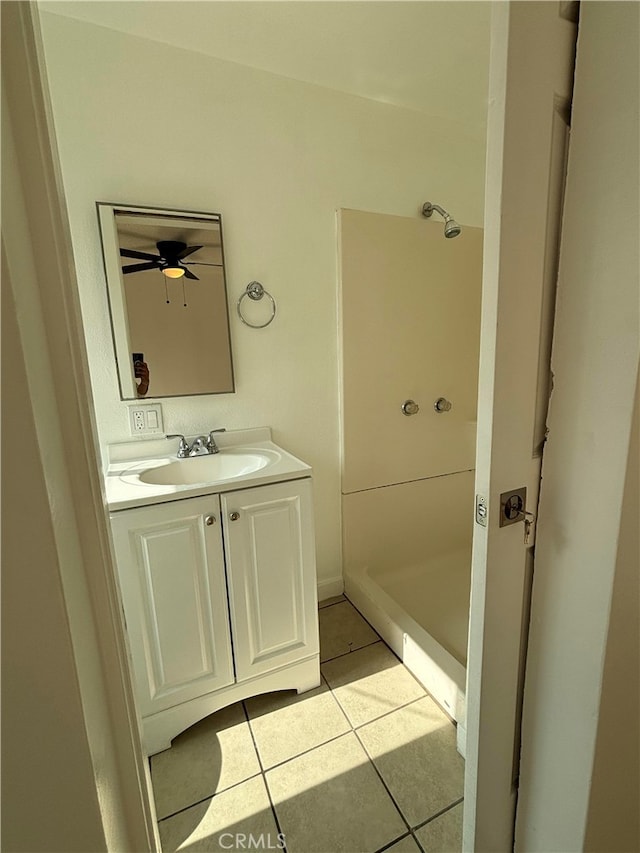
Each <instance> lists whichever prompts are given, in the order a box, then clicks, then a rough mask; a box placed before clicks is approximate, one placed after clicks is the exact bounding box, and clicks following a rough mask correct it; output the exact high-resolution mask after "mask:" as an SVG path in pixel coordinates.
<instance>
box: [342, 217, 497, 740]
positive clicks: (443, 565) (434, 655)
mask: <svg viewBox="0 0 640 853" xmlns="http://www.w3.org/2000/svg"><path fill="white" fill-rule="evenodd" d="M426 206H427V205H426V204H425V207H426ZM431 206H432V207H433V209H435V210H437V211H438V212H440V213H442V214H443V215H444V214H446V217H445V228H446V227H448V226H449V221H450V222H453V225H454V226H455V227H456V228H457V231H456V233H455V234H452V233H449V234H447V235H446V236H455V237H456V239H455V240H452V239H445V234H443V226H442V222H441V221H440V222H436V221H425V219H424V218H420V216H419V215H417V216H416V217H415V218H409V217H400V216H388V215H382V214H376V213H365V212H362V211H354V210H343V211H340V215H339V239H340V269H341V297H340V305H341V324H340V326H341V375H342V389H341V391H342V522H343V557H344V572H345V591H346V593H347V595H348V597H349V598H350V599H351V601H352V602H353V603H354V604H355V605H356V606H357V607H358V608H359V609H360V611H361V612H362V613H363V614H364V616H365V617H366V618H367V619H368V620H369V621H370V622H371V623H372V625H373V626H374V627H375V628H376V630H377V631H378V632H379V633H380V634H381V635H382V636H383V637H384V639H385V640H386V641H387V643H388V644H389V645H390V646H391V648H393V650H394V651H395V652H396V653H397V654H398V656H399V657H401V658H402V660H403V661H404V662H405V664H406V665H407V666H408V667H409V668H410V669H411V670H412V671H413V672H414V674H415V675H416V676H417V677H418V678H419V680H420V681H422V683H423V684H424V686H425V688H426V689H427V690H428V691H429V692H430V693H431V694H432V696H433V697H434V698H435V699H436V701H438V702H439V703H440V705H441V706H442V707H443V708H444V709H445V710H446V711H447V712H448V713H449V714H450V715H451V716H452V717H453V718H454V719H455V720H457V721H459V723H461V724H462V725H461V726H460V731H461V732H462V731H463V730H464V725H463V724H464V704H465V703H464V691H465V669H466V655H467V634H468V622H469V590H470V577H471V540H472V534H473V501H474V468H475V438H476V404H477V379H478V352H479V340H480V297H481V283H482V233H483V232H482V229H480V228H472V227H467V226H464V227H462V228H461V229H460V226H457V223H455V222H454V221H453V220H452V219H451V217H449V215H448V214H447V213H446V211H443V209H442V208H440V207H439V206H437V205H431ZM423 210H424V208H423ZM425 215H429V214H425ZM447 217H448V219H447ZM450 231H451V228H450ZM459 740H460V739H459ZM461 746H463V744H461Z"/></svg>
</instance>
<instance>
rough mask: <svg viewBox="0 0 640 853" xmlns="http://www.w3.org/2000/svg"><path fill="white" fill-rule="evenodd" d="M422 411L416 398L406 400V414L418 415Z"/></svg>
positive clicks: (404, 408)
mask: <svg viewBox="0 0 640 853" xmlns="http://www.w3.org/2000/svg"><path fill="white" fill-rule="evenodd" d="M419 411H420V406H419V405H418V404H417V403H416V401H415V400H405V401H404V403H403V404H402V412H403V414H405V415H417V414H418V412H419Z"/></svg>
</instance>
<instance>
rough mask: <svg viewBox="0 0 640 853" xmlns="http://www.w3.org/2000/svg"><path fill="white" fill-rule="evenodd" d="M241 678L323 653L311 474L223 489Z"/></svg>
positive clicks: (226, 537) (238, 670) (234, 633)
mask: <svg viewBox="0 0 640 853" xmlns="http://www.w3.org/2000/svg"><path fill="white" fill-rule="evenodd" d="M221 502H222V513H223V516H224V531H225V549H226V554H227V577H228V582H229V598H230V603H231V624H232V631H233V645H234V655H235V663H236V677H237V680H238V681H242V680H244V679H247V678H251V677H253V676H255V675H259V674H260V673H262V672H267V671H269V670H272V669H275V668H276V667H278V666H284V665H285V664H288V663H294V662H295V661H299V660H302V659H304V658H307V657H310V656H312V655H315V654H317V653H318V648H319V644H318V611H317V593H316V568H315V550H314V535H313V522H312V519H313V507H312V499H311V480H309V479H304V480H293V481H291V482H288V483H276V484H274V485H271V486H260V487H259V488H255V489H245V490H243V491H240V492H230V493H229V494H226V495H222V497H221Z"/></svg>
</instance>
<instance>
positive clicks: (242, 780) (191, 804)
mask: <svg viewBox="0 0 640 853" xmlns="http://www.w3.org/2000/svg"><path fill="white" fill-rule="evenodd" d="M260 775H261V774H260V773H259V772H258V773H253V774H252V775H251V776H247V778H246V779H241V780H240V781H239V782H234V783H233V785H229V786H228V787H227V788H223V789H222V790H221V791H214V793H213V794H207V796H206V797H202V799H201V800H196V801H195V803H189V805H188V806H184V808H181V809H177V810H176V811H175V812H171V814H168V815H165V817H159V818H158V821H157V822H158V823H162V822H163V821H165V820H169V818H170V817H175V816H176V815H178V814H182V812H186V811H188V810H189V809H192V808H193V807H194V806H199V805H201V804H202V803H204V802H205V801H206V800H213V799H214V797H217V796H218V795H219V794H226V792H227V791H231V790H232V789H233V788H237V787H238V785H242V784H243V783H244V782H248V781H249V780H250V779H256V778H257V777H258V776H260Z"/></svg>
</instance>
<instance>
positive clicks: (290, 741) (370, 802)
mask: <svg viewBox="0 0 640 853" xmlns="http://www.w3.org/2000/svg"><path fill="white" fill-rule="evenodd" d="M320 649H321V661H322V666H321V671H322V684H321V685H320V687H318V688H317V689H316V690H312V691H310V692H309V693H304V694H302V695H301V696H298V695H297V694H296V693H295V692H293V691H287V692H281V693H271V694H267V695H264V696H258V697H255V698H253V699H249V700H247V701H246V702H240V703H237V704H236V705H232V706H231V707H229V708H225V709H224V710H222V711H218V712H217V713H216V714H212V715H211V716H210V717H207V719H205V720H202V721H201V722H199V723H197V724H196V725H195V726H192V727H191V728H190V729H189V730H188V731H186V732H184V733H183V734H181V735H180V736H179V737H177V738H176V739H175V740H174V742H173V746H172V748H171V749H169V750H167V751H166V752H162V753H160V754H158V755H155V756H153V757H152V758H151V776H152V780H153V787H154V794H155V800H156V809H157V813H158V827H159V830H160V838H161V841H162V846H163V850H164V851H165V853H169V851H176V850H185V851H187V850H188V851H216V850H239V849H245V850H251V849H253V850H269V849H272V850H281V849H286V853H365V851H366V853H376V851H382V850H385V851H387V850H388V851H389V853H419V851H424V853H431V851H434V853H436V852H437V853H451V851H459V850H460V848H461V833H462V791H463V774H464V762H463V761H462V759H461V758H460V756H459V755H458V753H457V751H456V733H455V727H454V725H453V723H452V722H451V721H450V720H449V718H448V717H447V716H446V715H445V714H444V713H443V712H442V711H441V710H440V708H439V707H438V706H437V705H436V704H435V702H434V701H433V700H432V699H431V698H430V697H429V696H428V694H427V693H426V692H425V690H423V688H422V687H421V685H420V684H419V683H418V682H417V681H416V680H415V679H414V677H413V676H412V675H411V673H410V672H409V671H408V670H407V669H406V668H405V667H404V666H403V664H402V663H401V662H400V661H399V660H398V658H396V656H395V655H394V654H393V653H392V652H391V651H390V650H389V648H388V647H387V646H386V645H385V644H384V643H383V642H382V641H381V639H380V637H379V636H378V635H377V634H376V632H375V631H374V630H373V629H372V628H371V626H370V625H369V624H368V623H367V622H366V621H365V620H364V619H363V618H362V617H361V616H360V614H359V613H358V611H357V610H356V609H355V608H354V607H353V606H352V605H351V603H350V602H348V601H347V600H346V599H345V598H344V597H343V596H339V597H338V598H337V599H331V600H329V601H326V602H323V603H322V604H321V607H320ZM285 845H286V847H285Z"/></svg>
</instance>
